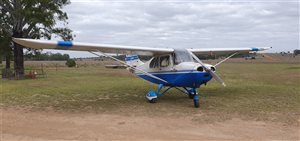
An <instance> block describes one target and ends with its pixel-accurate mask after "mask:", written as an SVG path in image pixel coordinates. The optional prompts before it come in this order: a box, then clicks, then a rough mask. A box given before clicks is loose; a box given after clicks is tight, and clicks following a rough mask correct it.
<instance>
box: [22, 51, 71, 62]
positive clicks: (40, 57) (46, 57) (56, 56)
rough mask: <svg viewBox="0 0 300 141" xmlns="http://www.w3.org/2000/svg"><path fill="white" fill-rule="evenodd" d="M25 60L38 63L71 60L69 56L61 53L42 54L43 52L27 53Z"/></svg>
mask: <svg viewBox="0 0 300 141" xmlns="http://www.w3.org/2000/svg"><path fill="white" fill-rule="evenodd" d="M24 59H25V60H37V61H63V60H68V59H70V56H69V55H68V54H61V53H51V52H46V53H41V52H26V53H25V55H24Z"/></svg>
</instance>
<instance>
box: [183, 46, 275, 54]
mask: <svg viewBox="0 0 300 141" xmlns="http://www.w3.org/2000/svg"><path fill="white" fill-rule="evenodd" d="M270 48H272V47H248V48H195V49H188V50H189V51H191V52H193V53H194V54H197V55H204V56H206V55H224V54H233V53H235V52H238V53H249V52H257V51H264V50H268V49H270Z"/></svg>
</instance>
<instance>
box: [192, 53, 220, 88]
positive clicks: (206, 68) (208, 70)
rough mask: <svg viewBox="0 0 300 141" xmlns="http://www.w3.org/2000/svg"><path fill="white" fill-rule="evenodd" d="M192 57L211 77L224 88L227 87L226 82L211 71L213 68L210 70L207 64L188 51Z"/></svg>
mask: <svg viewBox="0 0 300 141" xmlns="http://www.w3.org/2000/svg"><path fill="white" fill-rule="evenodd" d="M187 51H188V52H189V53H190V54H191V55H192V57H193V58H194V59H195V60H196V61H197V62H198V63H199V64H200V65H201V66H202V67H203V68H204V70H205V71H206V72H208V73H209V74H210V75H212V77H213V78H214V79H215V80H216V81H218V82H219V83H220V84H222V85H223V86H224V87H225V86H226V84H225V82H224V81H223V80H222V79H221V78H220V77H219V76H218V75H217V74H216V73H215V72H214V71H212V70H211V68H208V67H206V66H205V64H204V63H203V62H202V61H201V60H200V59H199V58H198V57H197V56H196V55H195V54H194V53H192V52H191V51H189V50H187Z"/></svg>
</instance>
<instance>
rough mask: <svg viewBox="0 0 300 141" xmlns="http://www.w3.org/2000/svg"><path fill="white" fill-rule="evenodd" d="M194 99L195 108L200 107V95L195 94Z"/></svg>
mask: <svg viewBox="0 0 300 141" xmlns="http://www.w3.org/2000/svg"><path fill="white" fill-rule="evenodd" d="M193 101H194V106H195V108H199V107H200V104H199V96H198V95H194V98H193Z"/></svg>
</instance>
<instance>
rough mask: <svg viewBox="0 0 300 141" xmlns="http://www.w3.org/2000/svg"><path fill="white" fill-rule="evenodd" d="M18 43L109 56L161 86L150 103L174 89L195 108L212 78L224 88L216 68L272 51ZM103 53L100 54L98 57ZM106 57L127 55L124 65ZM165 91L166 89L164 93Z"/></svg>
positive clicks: (154, 92) (61, 42) (23, 41)
mask: <svg viewBox="0 0 300 141" xmlns="http://www.w3.org/2000/svg"><path fill="white" fill-rule="evenodd" d="M13 40H14V42H15V43H17V44H20V45H22V46H25V47H28V48H34V49H58V50H72V51H74V50H75V51H89V52H91V53H93V54H95V55H97V56H106V57H109V58H111V59H113V60H115V61H118V62H120V63H122V64H123V65H125V66H127V69H128V70H129V71H130V72H131V73H133V74H135V75H137V76H139V77H141V78H143V79H145V80H147V81H150V82H152V83H155V84H158V88H157V90H156V91H149V92H148V93H147V94H146V98H147V99H148V100H149V102H150V103H155V102H156V101H157V99H158V98H159V97H160V96H162V95H163V94H164V93H166V92H167V91H168V90H170V89H171V88H176V89H177V90H180V91H181V92H183V93H184V94H186V95H188V96H189V97H190V98H191V99H193V102H194V106H195V107H199V94H198V92H197V88H200V86H201V85H203V84H206V83H207V82H208V81H210V80H211V79H212V78H214V79H215V80H216V81H218V82H219V83H220V84H222V85H223V86H225V83H224V81H223V80H222V79H221V78H220V77H219V76H218V75H217V74H216V66H218V65H219V64H221V63H223V62H224V61H226V60H227V59H229V58H231V57H232V56H234V55H235V54H237V53H251V52H257V51H263V50H267V49H270V48H271V47H254V48H194V49H175V48H154V47H138V46H121V45H107V44H91V43H78V42H69V41H58V42H56V41H44V40H33V39H22V38H14V39H13ZM99 53H100V54H99ZM107 53H113V54H126V58H125V62H123V61H121V60H118V59H116V58H114V57H112V56H110V55H108V54H107ZM207 54H228V55H229V54H231V55H230V56H229V57H227V58H225V59H224V60H222V61H220V62H219V63H217V64H215V65H211V64H205V63H203V62H202V61H201V60H200V59H199V58H198V57H197V56H196V55H207ZM138 55H150V56H153V57H152V58H151V59H150V60H149V61H147V62H142V61H141V60H140V59H139V57H138ZM163 88H166V89H165V90H163Z"/></svg>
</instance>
